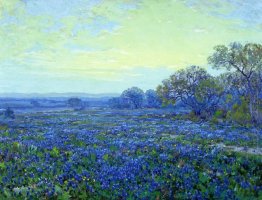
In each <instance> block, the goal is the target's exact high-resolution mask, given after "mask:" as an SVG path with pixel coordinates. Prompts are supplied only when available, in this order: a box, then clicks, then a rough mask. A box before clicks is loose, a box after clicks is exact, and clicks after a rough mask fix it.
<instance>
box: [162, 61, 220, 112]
mask: <svg viewBox="0 0 262 200" xmlns="http://www.w3.org/2000/svg"><path fill="white" fill-rule="evenodd" d="M222 91H223V90H222V88H221V87H220V86H219V84H217V81H216V79H215V78H213V77H212V76H211V75H209V74H208V73H207V71H206V70H204V69H203V68H200V67H198V66H191V67H189V68H187V69H182V70H179V71H177V72H176V73H174V74H173V75H171V76H170V78H169V79H167V80H164V81H163V82H162V85H160V86H158V88H157V92H158V94H159V96H160V97H161V98H162V100H163V101H164V102H165V103H171V104H174V103H175V102H176V101H177V100H180V101H182V102H183V103H184V104H185V105H187V106H189V107H190V108H191V109H192V110H193V112H194V113H195V114H196V115H201V114H202V113H204V112H205V113H209V112H213V111H214V110H215V109H216V106H217V105H218V103H219V99H220V97H221V94H222Z"/></svg>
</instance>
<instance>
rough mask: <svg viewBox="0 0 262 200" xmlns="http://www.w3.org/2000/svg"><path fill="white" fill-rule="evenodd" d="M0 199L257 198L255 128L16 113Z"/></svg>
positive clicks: (260, 167) (5, 148)
mask: <svg viewBox="0 0 262 200" xmlns="http://www.w3.org/2000/svg"><path fill="white" fill-rule="evenodd" d="M0 141H1V143H0V172H1V173H0V199H63V200H65V199H128V198H129V199H261V198H262V193H261V191H262V180H261V175H262V152H261V148H262V131H261V129H258V128H252V127H251V128H243V127H240V126H232V125H229V124H211V123H209V122H192V121H189V120H184V119H180V118H179V117H176V116H175V115H174V114H172V113H166V112H164V111H163V110H129V111H127V110H126V111H125V110H110V109H90V110H86V111H82V112H74V111H69V110H68V111H52V110H49V112H31V113H30V112H29V113H20V114H18V115H17V116H16V119H15V120H14V121H9V122H6V123H2V124H1V125H0Z"/></svg>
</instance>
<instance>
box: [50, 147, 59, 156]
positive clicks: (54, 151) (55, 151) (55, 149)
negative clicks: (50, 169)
mask: <svg viewBox="0 0 262 200" xmlns="http://www.w3.org/2000/svg"><path fill="white" fill-rule="evenodd" d="M50 155H51V156H52V157H54V158H57V157H59V155H60V151H59V149H58V148H56V147H54V148H53V149H52V151H51V152H50Z"/></svg>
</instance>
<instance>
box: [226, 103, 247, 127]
mask: <svg viewBox="0 0 262 200" xmlns="http://www.w3.org/2000/svg"><path fill="white" fill-rule="evenodd" d="M227 118H228V119H230V120H232V121H235V122H237V123H239V124H241V125H249V124H251V122H252V118H251V115H250V113H249V109H248V102H247V100H245V99H244V98H241V103H240V104H237V103H235V104H234V105H233V108H232V111H229V112H228V113H227Z"/></svg>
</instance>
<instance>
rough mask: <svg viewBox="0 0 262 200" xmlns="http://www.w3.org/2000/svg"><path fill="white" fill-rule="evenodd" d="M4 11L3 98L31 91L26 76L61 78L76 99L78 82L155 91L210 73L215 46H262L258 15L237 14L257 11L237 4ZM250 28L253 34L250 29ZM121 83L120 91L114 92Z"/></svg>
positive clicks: (31, 1) (79, 5)
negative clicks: (183, 74) (178, 76)
mask: <svg viewBox="0 0 262 200" xmlns="http://www.w3.org/2000/svg"><path fill="white" fill-rule="evenodd" d="M0 5H1V6H0V12H1V13H0V24H1V26H0V43H1V45H0V68H1V74H0V76H1V80H2V81H1V84H3V85H2V88H5V89H2V90H6V88H8V87H6V86H7V85H9V86H10V87H9V88H10V89H11V90H13V88H14V85H19V84H20V85H21V86H23V85H25V87H26V88H28V85H30V81H31V79H29V78H28V77H27V78H21V76H27V75H28V74H29V75H31V76H34V81H37V80H39V81H42V82H43V84H46V85H53V84H57V83H58V80H56V77H57V79H59V80H60V81H61V83H63V84H64V85H65V86H64V87H65V88H64V90H67V89H68V90H72V91H73V90H74V89H75V88H74V87H76V85H74V84H71V85H72V86H70V84H69V82H70V81H72V79H74V81H76V80H79V81H80V82H81V83H83V84H84V85H83V86H80V83H79V84H77V85H78V86H79V87H82V90H87V89H88V88H89V89H90V90H93V88H92V87H91V86H90V84H91V83H92V84H95V85H100V87H99V88H100V89H101V90H103V87H104V90H110V88H109V87H110V86H114V87H112V88H111V90H113V89H114V88H118V90H120V89H122V87H124V86H125V85H128V86H132V85H135V84H137V82H142V83H143V84H144V85H145V86H144V88H146V87H149V83H150V82H151V84H152V87H153V85H156V84H157V83H158V82H159V81H160V78H163V76H164V75H162V76H161V77H159V78H158V77H157V75H158V74H161V71H163V72H164V74H165V75H167V74H168V72H169V70H170V71H173V70H175V69H179V68H183V67H186V66H188V65H192V64H196V65H203V66H205V65H206V57H207V56H208V55H210V53H211V52H212V48H213V46H215V45H217V44H227V43H229V42H231V41H240V42H246V41H250V42H252V41H253V42H261V40H262V39H261V36H260V32H261V25H260V26H258V27H257V26H256V24H257V23H258V21H259V20H257V19H260V16H261V15H260V13H257V12H255V13H257V14H255V15H258V17H257V18H256V19H255V20H253V21H252V19H251V18H250V17H249V16H247V14H246V13H244V12H242V14H241V16H240V13H238V9H240V10H241V9H242V10H243V9H244V8H245V7H246V9H247V11H246V12H248V11H256V8H255V7H253V6H252V5H251V4H250V3H247V5H246V6H243V5H242V4H238V2H237V1H236V0H234V1H233V0H230V1H225V0H223V1H217V0H212V1H202V0H200V1H195V0H190V1H187V0H186V1H182V0H181V1H178V0H177V1H172V0H167V1H165V2H163V1H158V0H143V1H142V0H141V1H133V0H132V1H131V0H130V1H128V0H126V1H123V0H115V1H107V0H89V1H88V0H75V1H72V0H57V1H53V0H37V1H35V0H26V1H25V0H24V1H18V0H2V1H1V4H0ZM256 6H257V7H258V8H259V6H260V5H256ZM252 15H253V14H252ZM255 15H253V17H254V16H255ZM248 21H249V24H252V26H250V27H249V28H244V27H245V26H246V24H248ZM255 26H256V27H255ZM259 30H260V31H259ZM199 55H201V56H199ZM144 67H149V69H150V70H149V69H148V70H141V69H143V68H144ZM154 70H156V71H154ZM10 73H13V74H12V75H10ZM15 77H20V78H19V80H16V78H15ZM126 77H128V78H126ZM67 80H68V82H67ZM12 81H14V82H17V83H12ZM23 81H24V82H25V83H24V84H23ZM100 81H101V82H100ZM110 81H111V82H110ZM103 82H104V85H103ZM109 82H110V84H108V83H109ZM119 82H121V83H123V84H122V85H121V87H120V86H118V85H116V84H115V85H114V83H119ZM18 83H19V84H18ZM106 84H107V85H109V86H107V85H106ZM35 85H36V86H39V88H40V86H41V84H40V83H39V84H35ZM87 85H89V86H87ZM36 86H35V88H32V87H29V88H31V89H32V90H33V89H34V90H35V89H36ZM141 86H142V84H141ZM61 88H62V86H61V87H59V88H57V89H61ZM77 89H79V88H77ZM47 90H48V88H47V89H45V91H47ZM79 90H80V89H79ZM0 91H1V88H0Z"/></svg>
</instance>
